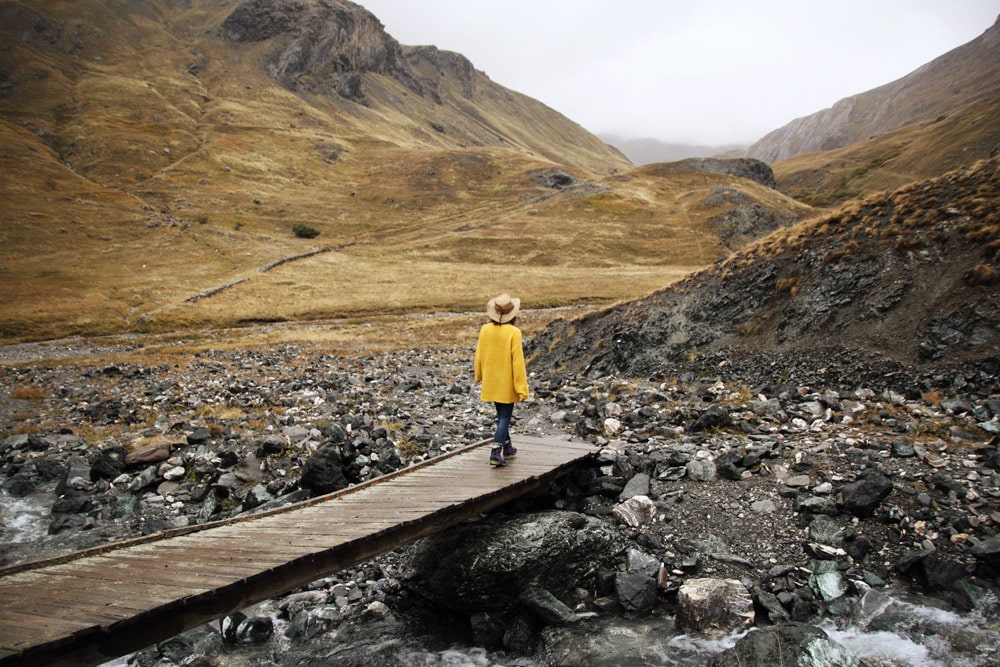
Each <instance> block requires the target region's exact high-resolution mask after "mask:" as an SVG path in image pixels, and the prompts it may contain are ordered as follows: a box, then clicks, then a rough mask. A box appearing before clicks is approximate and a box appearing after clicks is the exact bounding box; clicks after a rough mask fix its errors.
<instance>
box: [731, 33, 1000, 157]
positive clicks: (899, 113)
mask: <svg viewBox="0 0 1000 667" xmlns="http://www.w3.org/2000/svg"><path fill="white" fill-rule="evenodd" d="M998 95H1000V17H998V19H997V22H996V23H994V24H993V26H992V27H990V28H989V29H988V30H986V31H985V32H984V33H983V34H982V35H980V36H979V37H977V38H976V39H974V40H972V41H971V42H969V43H967V44H964V45H962V46H960V47H958V48H956V49H953V50H951V51H949V52H948V53H946V54H944V55H942V56H940V57H938V58H935V59H934V60H932V61H931V62H929V63H927V64H926V65H924V66H922V67H920V68H918V69H917V70H915V71H914V72H912V73H910V74H908V75H906V76H905V77H903V78H901V79H898V80H897V81H893V82H892V83H888V84H886V85H884V86H879V87H878V88H875V89H873V90H870V91H868V92H865V93H861V94H859V95H854V96H851V97H848V98H845V99H843V100H840V101H839V102H837V103H836V104H834V105H833V107H831V108H829V109H825V110H823V111H819V112H817V113H814V114H811V115H809V116H805V117H803V118H799V119H796V120H794V121H792V122H791V123H789V124H787V125H785V126H784V127H781V128H779V129H777V130H774V131H773V132H770V133H768V134H767V135H766V136H764V137H763V138H762V139H760V140H759V141H757V142H756V143H754V144H753V145H752V146H750V148H749V149H748V151H747V155H748V156H749V157H753V158H757V159H759V160H763V161H765V162H768V163H774V162H778V161H780V160H784V159H787V158H789V157H792V156H795V155H799V154H801V153H810V152H813V151H827V150H832V149H836V148H843V147H845V146H849V145H851V144H854V143H857V142H860V141H863V140H865V139H868V138H869V137H871V136H874V135H879V134H883V133H885V132H889V131H892V130H895V129H898V128H901V127H904V126H906V125H910V124H912V123H918V122H924V121H928V120H931V119H934V118H936V117H937V116H939V115H941V114H947V113H949V112H951V110H953V109H955V108H957V107H961V106H965V105H968V104H971V103H974V102H977V101H979V100H982V99H986V98H995V97H997V96H998Z"/></svg>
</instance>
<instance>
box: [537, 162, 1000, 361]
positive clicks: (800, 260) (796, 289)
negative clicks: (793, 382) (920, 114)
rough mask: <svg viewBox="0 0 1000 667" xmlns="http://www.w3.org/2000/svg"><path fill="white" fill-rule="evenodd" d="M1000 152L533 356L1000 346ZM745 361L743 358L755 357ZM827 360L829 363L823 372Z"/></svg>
mask: <svg viewBox="0 0 1000 667" xmlns="http://www.w3.org/2000/svg"><path fill="white" fill-rule="evenodd" d="M998 285H1000V158H994V159H991V160H987V161H983V162H980V163H978V164H977V165H975V166H973V167H970V168H967V169H960V170H957V171H955V172H952V173H950V174H947V175H945V176H943V177H940V178H938V179H933V180H929V181H924V182H921V183H916V184H913V185H910V186H908V187H905V188H903V189H901V190H898V191H896V192H895V193H893V194H891V195H880V196H873V197H871V198H868V199H866V200H864V201H862V202H857V203H852V204H850V205H848V206H845V207H844V208H843V209H841V210H839V211H837V212H835V213H833V214H831V215H828V216H825V217H822V218H818V219H814V220H811V221H807V222H803V223H800V224H798V225H796V226H795V227H793V228H791V229H786V230H780V231H778V232H775V233H774V234H772V235H770V236H768V237H765V238H764V239H761V240H760V241H758V242H757V243H754V244H752V245H751V246H748V247H747V248H745V249H744V250H742V251H741V252H739V253H736V254H734V255H733V256H732V257H731V258H729V259H727V260H725V261H722V262H719V263H717V264H716V265H714V266H712V267H711V268H709V269H706V270H704V271H701V272H698V273H696V274H693V275H692V276H689V277H688V278H686V279H685V280H683V281H681V282H679V283H676V284H675V285H673V286H671V287H668V288H667V289H664V290H661V291H658V292H656V293H653V294H651V295H650V296H648V297H645V298H642V299H638V300H635V301H632V302H629V303H625V304H622V305H620V306H616V307H614V308H610V309H607V310H604V311H601V312H600V313H596V314H592V315H589V316H586V317H584V318H581V319H578V320H575V321H563V322H557V323H554V324H552V325H550V326H549V328H548V329H546V331H545V332H544V333H543V334H542V335H540V336H538V337H537V339H536V340H534V341H532V346H531V349H530V352H531V354H532V355H533V358H532V363H537V364H540V365H542V366H548V367H551V368H557V369H563V370H567V371H573V372H584V373H588V374H596V375H603V374H627V375H633V376H653V377H665V376H666V377H669V376H672V375H677V374H680V373H683V372H686V371H690V370H698V371H707V372H712V373H715V372H719V369H720V368H721V366H720V364H723V365H726V364H732V365H734V366H743V367H744V368H749V369H753V372H754V373H757V374H761V375H764V374H766V373H768V369H769V368H771V366H770V365H769V361H773V360H774V359H776V358H777V356H778V355H781V356H782V358H783V359H784V360H785V362H786V363H783V364H780V365H779V367H778V368H779V369H782V372H787V370H788V369H789V368H794V367H795V365H796V364H797V363H804V360H810V362H811V363H812V369H811V370H812V372H813V373H815V372H816V371H817V370H818V369H820V368H821V367H824V368H827V369H828V370H829V371H830V372H833V368H834V367H836V366H837V364H838V362H839V361H840V360H843V359H851V358H858V359H863V360H868V361H871V360H878V361H879V363H880V364H883V365H884V364H889V365H892V364H895V365H897V367H899V366H903V367H909V366H938V365H940V366H947V365H949V364H958V363H960V362H969V361H972V362H975V361H978V360H987V359H993V360H996V359H997V358H998V355H1000V302H998V301H997V299H996V296H997V289H998ZM744 362H745V363H744ZM823 372H826V371H823Z"/></svg>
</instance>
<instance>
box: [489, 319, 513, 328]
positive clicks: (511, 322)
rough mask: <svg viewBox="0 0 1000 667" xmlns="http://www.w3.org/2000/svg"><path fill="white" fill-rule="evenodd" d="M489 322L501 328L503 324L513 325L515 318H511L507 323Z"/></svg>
mask: <svg viewBox="0 0 1000 667" xmlns="http://www.w3.org/2000/svg"><path fill="white" fill-rule="evenodd" d="M490 322H492V323H493V324H495V325H497V326H498V327H501V326H503V325H505V324H514V322H517V318H516V317H515V318H513V319H512V320H511V321H509V322H497V321H496V320H493V319H491V320H490Z"/></svg>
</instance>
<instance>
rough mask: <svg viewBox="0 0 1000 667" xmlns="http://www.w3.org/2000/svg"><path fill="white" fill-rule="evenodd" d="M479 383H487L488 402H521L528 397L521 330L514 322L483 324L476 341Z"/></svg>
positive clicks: (484, 391)
mask: <svg viewBox="0 0 1000 667" xmlns="http://www.w3.org/2000/svg"><path fill="white" fill-rule="evenodd" d="M476 382H482V383H483V390H482V393H481V397H482V400H484V401H489V402H491V403H493V402H495V403H517V402H518V401H523V400H524V399H526V398H528V374H527V371H526V370H525V368H524V349H523V348H522V347H521V330H520V329H518V328H517V327H516V326H514V325H513V324H500V325H497V324H493V323H492V322H488V323H486V324H484V325H483V328H482V329H480V330H479V342H478V343H477V344H476Z"/></svg>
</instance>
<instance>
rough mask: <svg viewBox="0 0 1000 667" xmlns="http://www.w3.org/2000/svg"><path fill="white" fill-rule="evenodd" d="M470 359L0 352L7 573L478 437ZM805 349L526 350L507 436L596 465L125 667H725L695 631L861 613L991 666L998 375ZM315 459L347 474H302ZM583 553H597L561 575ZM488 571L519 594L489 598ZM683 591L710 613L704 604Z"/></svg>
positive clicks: (997, 549) (487, 426) (928, 655)
mask: <svg viewBox="0 0 1000 667" xmlns="http://www.w3.org/2000/svg"><path fill="white" fill-rule="evenodd" d="M8 352H10V353H11V354H13V351H8ZM471 352H472V351H471V348H470V349H464V348H460V349H451V350H412V351H407V352H393V353H386V354H356V355H349V356H339V355H333V354H330V353H328V352H326V351H324V350H323V349H321V348H318V347H315V346H308V345H298V344H284V345H276V346H269V347H266V348H256V349H238V348H234V349H227V350H207V351H203V352H199V353H194V354H191V355H189V356H186V357H183V358H181V357H178V358H176V359H173V360H171V361H159V360H158V361H157V362H156V363H144V362H143V361H142V357H141V356H135V355H132V356H129V355H123V356H121V357H120V360H119V361H116V362H114V363H109V362H107V361H102V362H100V363H93V362H88V361H87V360H86V358H85V357H79V356H78V357H76V358H75V359H64V360H61V361H59V362H58V363H56V362H52V361H46V360H44V359H37V358H36V359H34V360H26V361H24V362H23V363H13V362H14V361H16V359H12V358H10V356H9V355H8V359H7V361H8V363H7V365H4V366H0V429H2V430H0V483H2V488H3V494H4V495H3V506H4V517H3V520H4V527H3V530H4V532H3V534H2V544H0V563H2V564H12V563H16V562H21V561H24V560H30V559H36V558H40V557H44V556H50V555H54V554H57V553H61V552H65V551H67V550H71V549H78V548H82V547H87V546H93V545H96V544H100V543H104V542H107V541H111V540H117V539H121V538H125V537H130V536H134V535H138V534H146V533H150V532H153V531H157V530H162V529H165V528H171V527H178V526H186V525H190V524H195V523H202V522H206V521H210V520H216V519H221V518H225V517H229V516H235V515H237V514H240V513H242V512H247V511H253V510H255V509H259V508H261V507H267V506H271V505H273V504H278V503H285V502H291V501H293V500H297V499H302V498H305V497H308V496H309V495H312V494H315V493H319V492H322V491H325V490H329V488H330V485H333V486H336V485H337V484H341V485H342V484H350V483H357V482H360V481H363V480H365V479H370V478H372V477H376V476H378V475H380V474H384V473H385V472H389V471H390V470H392V469H395V468H397V467H399V466H404V465H408V464H410V463H412V462H414V461H417V460H421V459H424V458H426V457H429V456H434V455H436V454H438V453H441V452H444V451H447V450H449V449H452V448H456V447H461V446H464V445H467V444H470V443H473V442H476V441H478V440H482V439H484V438H487V437H489V436H490V435H491V433H492V427H493V424H492V416H493V411H492V408H491V406H485V405H482V404H481V403H480V402H479V400H478V390H477V387H476V386H475V385H474V383H473V381H472V373H471ZM158 359H160V358H159V357H158ZM823 361H824V367H823V368H822V369H820V368H816V369H812V370H813V372H812V373H811V374H810V373H807V372H805V370H806V369H803V368H802V367H799V368H797V369H796V372H795V373H794V377H795V378H796V379H795V380H794V381H791V380H789V378H788V375H789V374H788V373H787V372H782V371H780V370H777V369H775V372H773V373H771V374H770V375H768V376H766V377H763V378H762V377H761V374H760V373H757V374H755V375H754V376H753V377H749V376H747V377H740V374H739V373H736V372H734V369H733V368H731V367H730V368H726V367H725V366H722V367H720V368H719V369H718V372H714V373H705V372H704V371H702V372H699V373H693V372H681V371H679V372H678V373H677V374H676V375H675V376H669V377H667V376H665V375H664V376H660V377H657V378H656V379H654V380H650V379H630V378H616V377H607V376H605V377H586V376H582V375H573V374H557V373H554V372H551V371H549V370H548V369H539V368H534V367H532V366H531V365H530V364H529V372H531V377H530V384H531V388H532V390H533V397H532V398H531V399H530V400H529V401H527V402H526V403H523V404H521V405H519V406H518V408H517V410H516V411H515V424H514V429H513V430H514V433H515V436H516V434H517V433H530V434H537V435H557V436H563V437H573V438H576V439H582V440H585V441H587V442H590V443H592V444H593V446H594V450H595V453H597V458H596V460H595V462H594V465H593V466H591V467H589V468H584V469H581V470H579V471H576V472H574V473H573V474H572V475H569V476H567V477H566V478H565V479H564V480H562V481H560V482H559V483H557V484H555V485H553V486H552V487H551V488H550V489H549V490H548V491H546V492H545V493H543V494H540V495H539V496H537V497H533V498H531V499H526V500H523V501H519V502H518V503H514V504H512V505H511V506H509V507H505V508H502V509H501V510H500V511H498V512H496V513H494V514H492V515H491V516H489V517H484V519H483V521H482V522H481V524H474V525H471V526H461V527H457V528H456V529H454V531H451V532H449V534H448V535H449V536H450V538H449V537H448V536H442V537H441V538H437V539H431V540H428V541H426V542H425V543H422V544H420V545H418V546H415V547H412V548H407V549H402V550H400V551H398V552H393V553H390V554H387V555H385V556H383V557H381V558H379V559H376V560H374V561H372V562H370V563H366V564H363V565H361V566H359V567H357V568H353V569H352V570H350V571H348V572H344V573H340V574H338V575H334V576H331V577H328V578H326V579H324V580H321V581H318V582H315V584H313V585H311V586H309V587H306V588H305V589H303V590H300V591H295V592H293V593H291V594H290V595H289V596H287V597H285V598H283V599H281V600H275V601H273V602H271V603H268V604H265V605H261V606H260V607H259V608H256V609H254V610H246V611H247V615H246V617H233V618H229V619H227V621H226V623H225V624H223V625H224V627H223V626H212V627H205V628H203V629H201V630H198V631H194V632H192V633H188V634H187V635H185V636H183V637H179V638H177V639H175V640H173V641H171V642H165V643H164V644H162V645H160V646H159V647H152V648H150V649H148V650H146V651H143V652H141V653H140V654H137V656H135V657H134V658H133V661H134V662H138V663H140V664H150V665H152V664H203V665H216V664H218V665H222V664H245V663H244V662H240V661H246V663H249V662H253V664H273V665H291V664H297V663H299V662H303V661H306V662H308V661H317V660H326V661H334V662H336V664H383V663H388V664H417V663H419V664H522V665H536V664H537V665H541V664H594V665H598V664H624V663H626V662H627V663H628V664H636V665H645V664H650V665H653V664H704V662H705V660H706V659H707V655H709V654H713V653H716V654H719V655H718V656H717V658H716V659H717V660H718V661H719V662H718V663H717V664H737V662H735V660H736V658H731V659H732V660H734V661H733V662H724V660H726V659H727V658H725V657H724V656H725V655H726V654H723V653H721V651H722V649H724V648H727V647H729V646H732V644H733V642H735V636H738V635H735V636H732V637H733V638H732V639H731V640H729V641H728V643H726V642H723V643H722V644H712V643H711V642H712V641H716V640H718V639H719V637H720V636H725V635H726V633H728V632H737V633H739V632H741V631H745V630H746V629H747V628H749V627H761V628H782V629H784V628H790V629H794V628H796V627H797V626H796V625H795V624H796V623H804V624H808V625H807V626H805V627H807V628H812V627H814V626H817V625H823V624H826V627H827V628H828V629H829V630H831V631H834V629H836V628H842V627H843V625H844V624H845V623H847V622H852V623H859V622H862V621H859V619H863V623H864V625H865V626H866V627H867V628H868V629H869V630H870V631H872V632H884V631H889V630H892V631H894V632H897V636H901V637H903V639H904V640H905V641H910V642H912V643H913V644H914V645H915V646H919V647H920V648H919V649H914V650H916V651H917V653H918V654H919V655H918V658H917V659H914V658H913V654H910V655H909V656H908V657H903V658H899V657H898V656H896V657H893V656H879V655H875V654H868V655H864V654H863V652H862V654H861V658H862V659H864V660H866V661H867V664H870V665H891V664H911V665H912V664H964V665H987V664H992V663H990V660H992V659H993V658H992V657H991V656H993V655H995V651H997V650H998V648H1000V642H998V641H997V633H998V628H1000V616H998V608H997V598H996V591H997V587H998V576H1000V451H998V447H997V434H998V432H1000V378H998V377H997V376H995V375H993V374H991V373H990V372H988V371H987V370H983V369H982V368H979V369H975V370H968V369H967V370H953V371H948V372H944V371H935V372H934V373H926V374H920V373H916V372H913V373H904V372H898V371H897V372H894V373H893V375H892V377H891V378H887V377H885V375H884V374H882V373H881V371H880V369H876V368H874V367H871V368H868V372H866V368H865V366H864V364H863V363H861V362H858V361H857V360H854V361H852V364H853V365H852V368H851V369H850V372H847V369H844V368H838V367H837V363H838V362H837V361H836V360H835V359H824V360H823ZM759 368H760V366H758V370H759ZM803 378H810V381H804V380H803ZM515 442H516V437H515ZM330 452H334V453H335V458H336V459H337V461H339V470H338V471H337V472H338V473H339V474H340V475H341V476H342V481H339V482H338V481H337V479H338V478H337V477H336V475H334V480H333V481H331V480H330V479H329V478H326V477H323V476H322V475H318V474H317V473H316V470H315V468H318V466H316V465H314V464H311V463H310V461H311V460H313V461H315V459H316V457H317V456H318V455H323V454H324V453H325V455H327V456H328V455H329V454H330ZM519 456H523V457H529V456H531V452H530V449H529V448H523V449H522V451H521V452H520V453H519ZM515 464H516V463H515ZM483 465H486V461H485V460H484V462H483ZM324 469H325V468H324ZM22 519H25V520H26V523H21V520H22ZM539 522H544V525H546V526H548V527H547V528H546V530H544V531H542V534H545V535H549V536H556V535H559V536H564V538H565V539H564V541H563V542H560V544H561V546H560V548H561V549H563V551H562V552H560V551H559V550H558V549H554V550H550V551H546V550H545V549H542V550H541V551H540V552H539V553H533V552H530V550H528V549H527V548H526V547H525V546H524V542H525V541H524V540H523V539H521V538H522V537H523V536H524V534H525V533H524V531H536V530H538V526H539V525H541V524H539ZM548 522H553V523H552V525H551V526H549V523H548ZM31 531H34V532H35V534H33V535H32V537H31V539H30V540H25V539H23V538H22V536H23V534H24V533H25V532H31ZM456 535H458V536H463V537H467V538H468V541H469V543H471V544H476V545H480V550H479V552H478V553H480V554H482V553H489V552H490V549H493V548H495V546H496V540H498V539H500V538H499V537H498V536H502V535H508V536H509V537H508V538H507V539H508V541H507V542H505V543H504V544H505V545H506V546H505V547H504V550H503V554H504V556H503V558H501V559H500V560H499V561H497V562H494V563H492V564H490V563H489V562H487V563H485V564H480V567H485V568H486V570H485V571H483V570H476V569H474V568H472V566H471V565H468V564H467V563H464V562H462V561H461V559H455V560H456V567H459V568H466V567H467V568H468V569H459V570H458V571H457V572H456V571H451V572H444V571H438V570H437V569H435V568H430V567H429V566H428V565H427V563H431V562H436V561H435V560H434V558H433V557H429V556H428V555H427V554H429V553H430V554H433V553H435V552H434V550H435V549H442V548H444V549H450V551H449V552H448V553H451V554H454V553H456V551H455V549H454V544H453V543H449V542H448V540H449V539H455V536H456ZM574 536H575V537H574ZM582 547H586V549H587V550H588V551H587V553H589V554H590V557H591V561H590V562H587V563H577V562H576V561H573V562H574V563H575V565H574V567H573V568H571V567H570V566H569V560H565V562H564V567H563V568H562V569H560V567H554V566H553V565H552V562H553V560H556V561H558V559H559V557H560V556H559V554H560V553H562V556H563V558H564V559H567V558H568V556H567V554H569V553H576V551H574V549H578V548H582ZM470 560H476V559H472V558H470ZM483 560H486V561H489V559H483ZM421 564H423V565H421ZM518 567H521V568H523V570H518ZM491 568H492V569H491ZM531 571H535V572H540V571H544V576H542V575H538V576H534V575H531V576H529V575H527V574H523V572H531ZM497 572H505V573H506V574H505V579H504V581H505V582H508V583H509V584H510V585H517V586H519V587H521V589H523V590H517V591H513V590H509V589H505V590H501V591H497V590H493V589H495V588H497V587H496V585H495V580H496V576H497ZM518 572H521V573H522V574H518ZM448 577H452V578H454V577H462V581H464V582H472V581H480V579H478V578H480V577H481V578H482V579H481V582H482V583H481V585H480V588H478V589H476V590H477V592H476V594H475V595H471V596H470V595H458V594H457V593H456V592H455V589H454V588H451V589H449V588H448V587H446V586H442V585H441V582H442V581H448ZM491 577H492V580H493V583H492V589H491ZM734 582H735V589H734ZM703 586H709V587H712V586H715V587H716V588H709V589H702V588H701V587H703ZM704 590H707V591H708V592H707V593H706V592H704ZM699 591H702V592H701V593H699ZM717 591H723V592H724V591H729V593H730V594H731V595H728V594H727V595H724V594H723V593H722V592H717ZM890 593H892V594H893V595H919V596H920V597H919V600H920V602H921V605H922V606H923V607H924V608H928V607H929V608H933V609H935V610H938V611H940V612H941V613H948V614H955V615H956V617H957V618H967V619H973V620H974V623H972V625H973V627H976V631H975V632H973V631H969V630H968V629H967V628H968V626H967V625H962V624H960V625H961V627H962V628H963V629H961V630H947V629H945V628H944V624H943V623H942V622H941V621H940V619H939V618H938V620H926V619H925V620H922V621H916V620H912V617H910V616H907V614H905V613H904V606H905V604H906V603H905V602H903V601H902V599H901V598H899V597H891V596H890ZM699 595H701V597H702V598H704V599H709V598H710V599H711V600H718V599H720V596H721V597H722V598H726V600H727V602H726V603H725V605H723V606H722V607H720V606H718V605H716V606H710V607H709V608H707V609H706V608H703V607H699V606H697V605H698V601H697V600H696V599H695V598H697V597H698V596H699ZM713 604H714V603H713ZM692 605H693V606H692ZM908 618H909V619H911V620H906V619H908ZM790 631H791V630H790ZM720 633H721V635H720ZM754 635H758V636H762V635H761V633H751V635H750V636H754ZM599 637H605V638H606V639H607V643H606V642H603V641H599V640H598V638H599ZM613 637H614V638H617V639H616V640H612V639H611V638H613ZM677 637H684V638H686V641H688V642H694V643H695V644H698V642H702V643H701V644H698V646H699V647H700V648H697V650H695V649H692V648H691V644H690V643H689V644H685V643H684V641H681V640H678V639H677ZM928 637H933V638H934V641H933V642H930V643H928V642H927V641H926V640H927V638H928ZM626 638H627V639H626ZM669 638H673V639H672V640H671V641H673V643H669V642H667V639H669ZM654 639H655V640H658V641H662V642H665V643H664V644H662V645H661V644H657V643H656V642H654V641H653V640H654ZM803 641H805V640H803ZM653 644H655V646H654V645H653ZM609 646H613V648H609ZM455 647H465V648H455ZM470 647H475V648H470ZM449 651H458V652H459V655H460V656H461V658H460V659H459V658H455V657H454V655H452V654H450V653H449ZM609 651H611V653H610V654H609V653H608V652H609ZM921 651H922V653H921ZM689 654H690V658H689V659H690V662H683V661H682V658H683V659H688V658H684V656H688V655H689ZM920 656H922V658H921V657H920ZM739 659H740V660H742V664H748V662H747V661H746V660H744V659H743V658H739ZM449 660H452V662H449ZM454 660H458V662H457V663H456V662H454ZM921 660H925V662H923V663H921ZM946 660H950V661H951V662H945V661H946ZM408 661H409V662H408ZM463 661H464V662H463ZM935 661H937V662H935ZM754 664H756V663H754ZM789 664H791V663H789ZM801 664H806V663H801ZM809 664H812V663H809ZM832 664H851V663H849V662H838V663H832ZM854 664H860V663H854Z"/></svg>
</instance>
